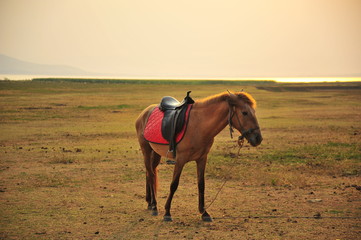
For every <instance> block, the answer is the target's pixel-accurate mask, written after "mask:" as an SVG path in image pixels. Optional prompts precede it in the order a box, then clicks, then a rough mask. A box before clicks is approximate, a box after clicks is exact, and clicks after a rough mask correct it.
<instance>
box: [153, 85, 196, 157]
mask: <svg viewBox="0 0 361 240" xmlns="http://www.w3.org/2000/svg"><path fill="white" fill-rule="evenodd" d="M190 93H191V91H188V92H187V96H186V97H185V98H184V99H183V101H182V102H179V101H178V100H177V99H175V98H173V97H169V96H167V97H163V98H162V100H161V102H160V104H159V109H160V110H161V111H162V112H164V117H163V120H162V135H163V137H164V138H165V139H166V140H167V141H169V152H172V153H173V156H174V157H175V156H176V151H175V150H176V144H177V143H176V136H177V134H178V133H179V132H181V131H182V129H183V127H184V123H185V117H186V112H187V109H188V105H189V104H193V103H194V101H193V99H192V98H191V97H190V96H189V94H190Z"/></svg>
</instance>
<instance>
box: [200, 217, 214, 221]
mask: <svg viewBox="0 0 361 240" xmlns="http://www.w3.org/2000/svg"><path fill="white" fill-rule="evenodd" d="M202 220H203V222H213V219H212V217H211V216H202Z"/></svg>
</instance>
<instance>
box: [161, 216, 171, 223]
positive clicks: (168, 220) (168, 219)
mask: <svg viewBox="0 0 361 240" xmlns="http://www.w3.org/2000/svg"><path fill="white" fill-rule="evenodd" d="M163 221H164V222H172V221H173V219H172V217H171V216H164V217H163Z"/></svg>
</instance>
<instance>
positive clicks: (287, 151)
mask: <svg viewBox="0 0 361 240" xmlns="http://www.w3.org/2000/svg"><path fill="white" fill-rule="evenodd" d="M296 86H297V87H298V88H297V91H294V90H292V89H291V90H289V89H286V90H282V89H281V88H277V86H275V85H272V87H274V88H276V90H274V89H271V90H263V89H258V88H257V87H255V86H248V87H247V89H246V90H247V91H249V92H250V93H251V94H252V95H253V96H254V97H255V98H256V100H257V101H258V108H257V114H258V119H259V121H260V125H261V129H262V133H263V137H264V142H263V143H262V145H261V146H259V147H257V148H251V147H250V146H249V145H248V144H246V146H244V148H243V149H242V154H241V157H240V159H237V158H235V155H234V154H235V153H236V152H237V148H236V147H235V142H234V140H231V139H230V137H229V133H228V131H227V129H225V130H224V131H223V132H222V133H221V134H220V135H219V136H217V138H216V141H215V144H214V146H213V148H212V150H211V153H210V154H209V160H208V165H207V169H206V205H209V204H210V203H211V202H212V200H213V199H214V197H215V196H216V194H217V192H218V190H219V189H220V187H221V186H222V184H223V182H224V180H225V179H228V181H227V183H226V184H225V186H224V187H223V189H222V191H221V192H220V193H219V195H218V197H217V198H216V200H215V201H214V203H213V204H212V205H211V206H210V207H209V209H208V212H209V213H210V214H211V216H212V217H213V219H214V221H213V222H211V223H205V222H202V221H201V218H200V214H198V211H197V209H198V192H197V185H196V166H195V163H194V162H190V163H188V164H187V165H186V166H185V169H184V171H183V174H182V176H181V180H180V185H179V188H178V190H177V192H176V194H175V197H174V199H173V203H172V217H173V222H163V221H162V219H163V214H164V208H163V206H164V204H165V201H166V198H167V194H168V189H169V183H170V179H171V177H172V171H173V166H172V165H168V164H166V162H165V159H162V161H161V164H160V167H159V176H160V191H159V193H158V206H159V211H160V214H159V216H151V214H150V212H149V211H148V210H146V207H147V205H146V202H145V171H144V166H143V160H142V155H141V153H140V151H139V146H138V144H137V141H136V138H135V129H134V120H135V119H136V117H137V115H138V114H139V113H140V111H141V110H142V109H143V108H144V107H146V106H147V105H149V104H151V103H156V102H157V101H158V100H159V99H160V96H164V95H169V92H170V93H171V94H172V95H174V96H176V97H177V98H179V99H181V98H182V97H183V95H184V93H185V92H186V90H188V89H189V88H190V86H188V85H187V86H176V87H175V86H167V85H164V86H152V85H136V84H134V85H128V84H83V83H81V84H80V83H46V82H45V83H35V82H33V83H30V82H18V83H11V82H5V83H0V90H1V91H0V94H1V95H0V97H1V103H0V110H1V116H0V120H1V121H0V124H1V135H0V137H1V138H0V159H1V160H0V239H335V240H336V239H361V204H360V202H361V181H360V180H361V175H360V174H361V157H360V156H361V137H360V136H361V132H360V128H361V123H360V121H359V120H360V119H361V118H360V117H361V115H360V114H361V111H360V110H361V104H360V103H361V101H360V100H361V92H360V90H358V89H351V90H350V89H337V88H336V89H334V88H331V89H329V88H327V90H322V89H321V90H317V91H316V90H309V89H308V88H307V87H306V88H304V86H303V85H296ZM356 86H359V85H356ZM301 87H302V88H301ZM191 88H192V90H193V94H194V95H193V97H194V98H195V99H197V98H202V97H205V96H209V95H211V94H216V93H219V92H221V91H224V88H225V87H224V86H222V85H214V86H213V85H212V86H191ZM227 88H229V86H227ZM230 88H232V87H230ZM234 88H235V87H234ZM277 91H280V92H277ZM140 92H141V93H142V97H139V94H137V93H140ZM340 97H342V99H343V101H337V100H339V99H340ZM345 102H346V103H347V104H345ZM340 119H341V120H342V121H340Z"/></svg>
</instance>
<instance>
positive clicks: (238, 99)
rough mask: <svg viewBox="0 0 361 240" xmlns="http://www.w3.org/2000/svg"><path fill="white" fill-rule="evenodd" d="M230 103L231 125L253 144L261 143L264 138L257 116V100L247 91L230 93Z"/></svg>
mask: <svg viewBox="0 0 361 240" xmlns="http://www.w3.org/2000/svg"><path fill="white" fill-rule="evenodd" d="M228 104H229V125H230V128H231V129H232V127H234V128H236V129H237V130H238V131H239V132H240V133H241V134H242V135H241V136H240V138H241V139H243V138H246V139H247V140H248V142H249V143H250V144H251V145H252V146H254V147H255V146H258V145H260V144H261V142H262V140H263V138H262V134H261V130H260V128H259V125H258V121H257V118H256V111H255V108H256V101H255V100H254V98H253V97H252V96H251V95H249V94H248V93H245V92H238V93H230V92H229V98H228Z"/></svg>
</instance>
